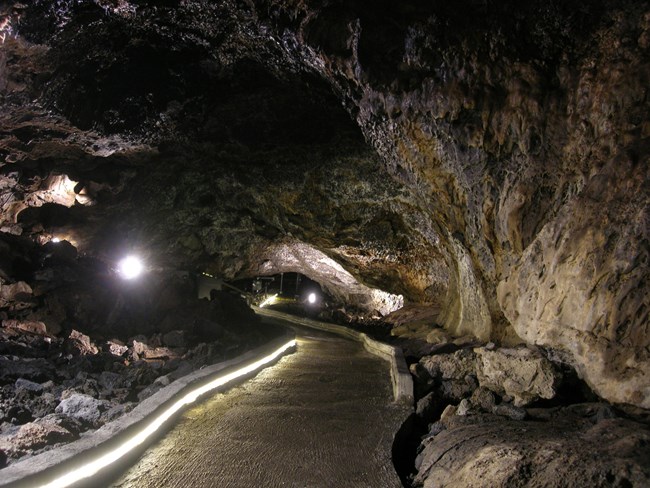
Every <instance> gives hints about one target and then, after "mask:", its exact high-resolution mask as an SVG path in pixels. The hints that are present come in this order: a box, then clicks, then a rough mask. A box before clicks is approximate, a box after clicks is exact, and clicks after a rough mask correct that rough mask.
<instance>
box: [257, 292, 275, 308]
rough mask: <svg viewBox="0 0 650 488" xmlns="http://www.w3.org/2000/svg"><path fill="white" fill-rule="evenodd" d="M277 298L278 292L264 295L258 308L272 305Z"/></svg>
mask: <svg viewBox="0 0 650 488" xmlns="http://www.w3.org/2000/svg"><path fill="white" fill-rule="evenodd" d="M277 298H278V294H277V293H276V294H275V295H271V296H269V297H266V298H265V299H264V301H263V302H262V303H260V308H264V307H266V306H267V305H273V304H274V303H275V302H276V301H277Z"/></svg>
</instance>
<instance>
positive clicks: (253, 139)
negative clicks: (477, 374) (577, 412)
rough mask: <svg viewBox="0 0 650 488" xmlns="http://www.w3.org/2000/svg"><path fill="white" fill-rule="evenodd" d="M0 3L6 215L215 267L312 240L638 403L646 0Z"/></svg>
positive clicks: (645, 369) (253, 268) (467, 330)
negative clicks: (553, 354) (552, 353)
mask: <svg viewBox="0 0 650 488" xmlns="http://www.w3.org/2000/svg"><path fill="white" fill-rule="evenodd" d="M3 5H4V4H3ZM3 8H4V11H3V15H4V16H3V19H4V20H3V21H2V24H1V25H2V32H1V34H2V39H3V44H2V50H1V51H0V68H1V74H0V90H2V96H3V99H2V102H3V110H2V114H1V115H0V124H1V126H2V134H1V136H0V151H1V154H2V157H3V162H2V163H0V164H1V165H2V167H1V168H0V170H1V178H2V181H1V188H2V189H3V190H2V191H3V197H2V200H1V201H0V203H1V205H2V222H1V223H0V226H1V227H2V229H3V232H5V233H12V234H21V235H23V236H31V237H34V238H35V239H39V238H43V237H44V236H45V237H47V235H49V234H51V233H53V232H54V231H56V232H61V233H63V234H65V235H66V236H67V237H68V238H69V239H70V240H71V241H74V243H75V244H76V245H77V246H78V249H80V250H82V251H83V252H85V251H86V250H89V249H93V250H94V251H96V252H104V253H107V254H110V253H111V252H116V251H115V249H116V248H119V247H120V246H122V247H123V248H124V247H133V246H137V247H139V248H141V249H145V248H147V249H149V250H150V252H151V256H152V257H155V258H156V260H157V261H158V263H159V264H160V265H161V266H179V267H188V266H196V267H205V268H210V269H211V270H212V271H213V272H215V273H219V274H222V275H223V276H226V277H236V276H243V275H252V274H256V273H257V272H260V270H263V269H264V266H265V263H264V262H260V261H259V256H261V255H262V254H263V252H264V250H266V249H268V248H269V245H270V244H271V243H278V242H280V243H286V244H288V245H290V246H291V245H294V244H296V243H297V244H300V245H302V244H306V245H308V246H310V247H312V248H313V249H315V250H317V251H319V252H323V253H325V254H326V255H327V256H329V257H330V258H333V259H335V260H337V261H338V262H339V263H340V264H342V265H343V266H344V267H345V268H346V269H347V270H348V271H349V272H350V273H352V274H353V275H354V276H355V277H357V278H358V279H359V280H360V281H362V282H363V283H364V284H366V285H369V286H371V287H377V288H381V289H382V290H386V291H389V292H391V293H395V294H398V293H400V294H404V295H405V296H406V298H407V299H410V300H413V301H419V302H430V303H435V304H442V305H444V306H443V307H441V308H440V310H441V316H440V317H439V318H438V320H437V323H440V324H441V325H444V326H445V328H446V329H448V330H449V331H451V332H453V333H454V334H456V335H465V334H472V335H474V336H476V337H478V338H480V339H483V340H488V339H494V340H501V341H505V342H517V341H518V340H520V339H522V340H525V341H527V342H529V343H534V344H538V345H541V346H544V347H548V348H552V349H557V350H558V351H559V352H560V353H561V354H563V355H564V358H565V360H566V361H567V362H568V363H570V364H572V365H573V366H574V367H575V368H576V369H577V370H578V371H579V373H580V374H581V375H582V376H583V377H584V378H585V380H586V381H587V382H588V383H589V385H590V386H591V387H592V388H593V389H594V390H595V391H596V392H597V393H598V394H600V395H601V396H603V397H604V398H608V399H611V400H612V401H616V402H622V403H632V404H635V405H642V406H645V407H648V406H649V405H650V403H649V402H650V391H649V390H648V385H649V384H650V381H649V378H648V374H650V373H649V371H650V367H649V365H650V357H649V355H650V352H649V350H650V349H649V346H650V334H649V333H648V310H649V307H650V304H649V303H648V300H649V298H648V297H649V296H650V293H648V241H649V236H648V232H649V230H648V227H649V226H648V208H650V205H648V204H649V203H650V198H649V195H648V188H649V187H650V185H648V181H649V179H650V178H649V171H650V169H649V168H650V164H648V154H649V151H648V140H649V137H648V136H649V135H650V123H649V122H648V113H650V110H649V106H648V104H649V103H650V102H649V100H648V97H647V86H648V84H649V80H650V67H649V66H650V64H649V60H648V47H649V46H650V20H649V19H650V11H649V10H648V6H647V4H646V3H645V2H632V1H626V0H618V1H615V2H588V1H579V2H571V3H567V4H562V5H560V4H555V3H554V4H549V3H548V2H545V1H541V0H540V1H533V2H526V3H525V4H521V3H515V2H499V3H498V4H495V3H491V2H474V1H472V0H464V1H461V2H455V3H453V5H452V4H451V3H446V2H442V3H441V2H436V3H428V4H427V3H425V4H417V5H416V4H411V3H409V2H406V3H403V2H399V3H395V2H383V1H381V2H375V3H373V4H372V5H370V4H368V3H367V2H361V1H351V2H318V1H305V2H280V1H275V0H259V1H253V2H245V3H237V2H230V1H225V2H219V3H218V4H211V3H206V2H199V1H186V2H182V3H180V4H175V3H174V4H172V3H168V2H154V1H143V2H127V1H123V2H108V1H103V0H100V1H96V2H90V1H88V2H83V1H82V2H72V1H71V2H67V1H61V2H55V3H50V2H40V1H39V2H33V3H30V4H29V5H27V6H26V5H23V4H18V3H14V2H10V3H8V4H7V5H6V6H5V7H3ZM340 101H342V102H343V107H344V108H345V110H347V112H348V113H349V114H350V115H352V117H353V119H354V120H355V121H356V123H357V125H358V127H359V128H360V129H361V132H362V134H363V136H364V138H365V140H366V141H367V142H368V143H369V144H370V145H371V146H372V148H373V149H374V151H376V153H378V154H379V156H380V158H377V157H376V155H375V154H374V153H373V151H371V150H369V148H368V147H367V145H366V144H365V143H364V141H363V139H362V138H361V137H360V135H359V133H358V131H357V129H355V128H354V126H353V125H352V124H350V121H349V119H348V118H347V115H346V113H345V111H344V110H343V109H342V108H341V106H340ZM92 204H94V206H93V205H92ZM199 209H200V210H199ZM276 264H277V267H278V268H282V263H281V262H280V263H276ZM9 265H11V263H9ZM6 266H7V264H6V263H2V265H0V268H1V269H2V273H0V275H1V276H3V280H5V281H7V282H8V283H7V284H8V286H12V285H14V284H15V283H17V282H18V281H20V280H19V279H18V278H17V277H16V276H15V274H14V275H12V274H11V271H10V270H8V269H5V267H6ZM297 271H300V270H297ZM319 277H320V278H322V279H323V281H326V282H327V281H328V279H329V278H328V275H327V273H323V275H322V276H316V278H319ZM8 278H10V279H8ZM7 284H5V286H7ZM333 286H334V285H333ZM346 296H347V297H350V296H351V295H350V294H348V295H346ZM28 305H29V304H28V303H27V306H28Z"/></svg>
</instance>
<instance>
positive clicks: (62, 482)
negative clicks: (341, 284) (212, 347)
mask: <svg viewBox="0 0 650 488" xmlns="http://www.w3.org/2000/svg"><path fill="white" fill-rule="evenodd" d="M295 345H296V341H295V339H292V340H290V341H289V342H287V343H286V344H284V345H283V346H282V347H280V348H279V349H277V350H276V351H274V352H273V353H271V354H269V355H268V356H266V357H264V358H262V359H259V360H258V361H255V362H254V363H252V364H249V365H248V366H244V367H243V368H240V369H238V370H236V371H233V372H232V373H228V374H226V375H224V376H221V377H219V378H217V379H215V380H212V381H211V382H209V383H207V384H205V385H203V386H201V387H198V388H196V389H194V390H192V391H190V392H189V393H187V394H185V396H183V398H181V399H180V400H178V401H177V402H175V403H174V404H173V405H172V406H171V407H169V408H168V409H166V410H165V411H164V412H162V413H161V414H160V415H158V417H156V418H155V419H154V420H153V421H152V422H151V423H150V424H149V425H148V426H147V427H145V428H144V429H143V430H141V431H140V432H138V433H137V434H135V435H134V436H133V437H131V438H130V439H128V440H126V441H125V442H123V443H122V444H121V445H120V446H118V447H116V448H115V449H113V450H112V451H110V452H108V453H106V454H104V455H103V456H101V457H99V458H97V459H96V460H94V461H91V462H89V463H87V464H85V465H83V466H81V467H80V468H77V469H75V470H73V471H70V472H69V473H67V474H65V475H63V476H60V477H59V478H56V479H55V480H54V481H51V482H50V483H47V484H45V485H41V486H42V488H64V487H66V486H70V485H72V484H73V483H76V482H77V481H81V480H83V479H85V478H89V477H91V476H93V475H94V474H96V473H97V472H98V471H99V470H100V469H103V468H105V467H107V466H109V465H110V464H112V463H114V462H115V461H117V460H118V459H120V458H121V457H123V456H124V455H125V454H127V453H129V452H130V451H131V450H133V449H135V448H136V447H138V446H139V445H140V444H142V443H143V442H144V441H145V440H147V438H148V437H150V436H151V435H152V434H154V433H155V432H156V431H157V430H158V429H159V428H160V427H161V426H162V425H163V424H164V423H165V422H166V421H167V420H168V419H169V418H170V417H171V416H172V415H174V414H175V413H176V412H178V411H179V410H180V409H181V408H183V407H184V406H185V405H189V404H190V403H193V402H194V401H196V399H197V398H198V397H200V396H201V395H203V394H204V393H207V392H209V391H211V390H214V389H215V388H218V387H219V386H223V385H225V384H226V383H230V382H231V381H233V380H235V379H237V378H239V377H241V376H244V375H246V374H248V373H252V372H253V371H255V370H257V369H259V368H261V367H262V366H264V365H265V364H268V363H270V362H271V361H273V360H274V359H276V358H277V357H279V356H280V355H281V354H283V353H284V352H285V351H287V350H288V349H290V348H292V347H294V346H295Z"/></svg>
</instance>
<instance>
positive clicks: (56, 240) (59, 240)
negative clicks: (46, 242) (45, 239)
mask: <svg viewBox="0 0 650 488" xmlns="http://www.w3.org/2000/svg"><path fill="white" fill-rule="evenodd" d="M51 240H52V242H61V239H59V238H58V237H52V239H51Z"/></svg>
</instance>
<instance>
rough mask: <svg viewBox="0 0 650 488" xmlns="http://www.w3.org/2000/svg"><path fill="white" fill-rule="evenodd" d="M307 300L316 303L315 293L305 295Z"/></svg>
mask: <svg viewBox="0 0 650 488" xmlns="http://www.w3.org/2000/svg"><path fill="white" fill-rule="evenodd" d="M307 301H308V302H309V303H312V304H313V303H316V293H310V294H309V296H308V297H307Z"/></svg>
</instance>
